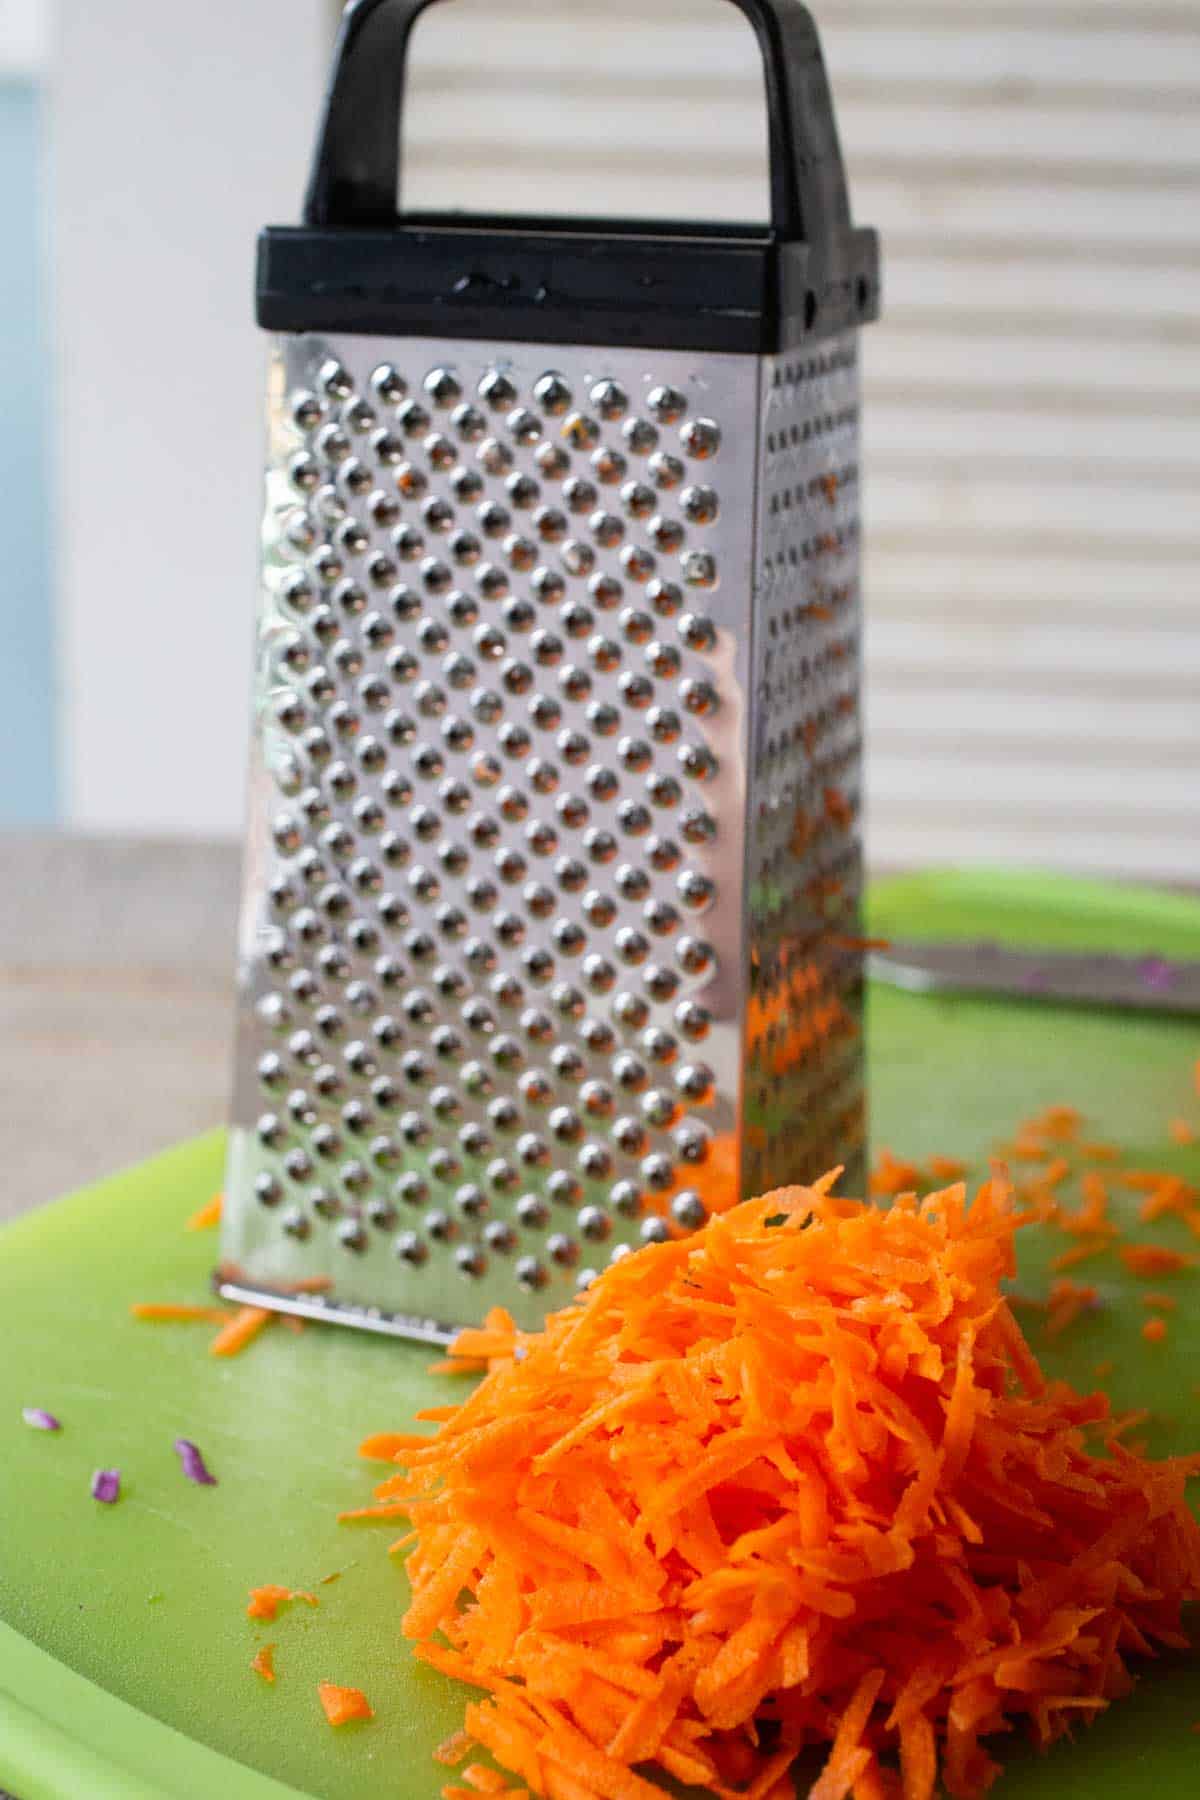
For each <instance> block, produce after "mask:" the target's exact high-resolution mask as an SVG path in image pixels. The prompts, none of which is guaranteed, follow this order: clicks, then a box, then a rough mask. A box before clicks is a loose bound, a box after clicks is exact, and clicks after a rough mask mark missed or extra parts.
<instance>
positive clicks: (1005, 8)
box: [406, 0, 1200, 880]
mask: <svg viewBox="0 0 1200 1800" xmlns="http://www.w3.org/2000/svg"><path fill="white" fill-rule="evenodd" d="M814 11H815V12H816V13H817V16H818V19H819V22H820V24H821V26H822V29H823V34H824V39H825V48H826V56H827V60H828V63H829V67H830V72H831V75H832V79H833V84H834V89H835V94H836V97H837V100H838V103H839V109H840V110H839V116H840V122H841V129H842V137H843V142H844V145H845V149H846V152H847V156H848V161H849V164H850V170H851V175H852V178H853V181H854V201H855V208H856V212H857V215H858V217H859V219H860V220H862V221H863V222H864V223H870V224H875V225H878V226H879V227H880V229H881V230H882V231H883V232H884V234H885V253H886V264H885V269H886V285H885V294H886V316H885V320H884V322H883V323H882V324H880V325H878V326H876V327H873V328H872V329H871V330H870V331H869V332H868V333H867V334H866V348H865V362H866V375H867V391H866V412H865V418H866V456H867V474H868V479H869V483H870V485H869V488H868V492H867V523H868V544H869V552H868V560H867V618H868V630H867V660H868V708H867V711H868V725H869V733H870V736H869V745H870V751H869V797H870V806H871V848H872V853H873V857H874V859H875V861H876V862H877V863H879V864H896V863H904V864H909V863H914V862H918V861H926V860H930V859H954V860H958V861H976V862H979V861H1001V860H1007V861H1020V862H1038V863H1043V864H1048V865H1057V866H1063V867H1075V868H1080V869H1093V870H1097V871H1107V872H1111V873H1114V874H1126V875H1145V876H1160V877H1171V878H1175V879H1181V880H1189V879H1190V880H1195V879H1196V878H1197V876H1198V875H1200V604H1198V599H1200V596H1198V592H1197V589H1198V586H1200V583H1198V580H1197V568H1198V566H1200V557H1198V553H1200V507H1198V506H1197V492H1198V482H1197V476H1198V473H1200V405H1198V402H1200V229H1198V227H1200V10H1198V9H1197V7H1196V5H1195V3H1194V0H1143V3H1141V4H1138V3H1137V0H1076V3H1074V4H1067V3H1063V4H1054V3H1052V0H1051V3H1049V4H1042V5H1036V4H1031V3H1027V0H924V3H923V0H825V3H824V4H821V3H820V0H817V4H816V5H815V6H814ZM762 107H763V101H762V76H761V69H760V65H759V62H758V59H757V52H756V49H755V46H754V42H753V39H752V36H751V34H750V31H749V29H748V27H747V26H746V24H745V21H744V20H743V19H742V18H741V15H740V14H738V13H737V12H736V11H734V9H733V8H732V7H728V6H725V5H722V4H720V0H654V4H653V6H649V5H647V4H646V0H606V3H605V4H604V5H603V6H601V5H599V4H591V3H590V0H589V3H587V4H584V3H582V0H454V4H452V5H446V6H442V7H434V8H433V9H432V10H431V11H430V12H429V13H428V14H427V15H426V17H425V19H424V20H423V22H422V24H421V26H420V27H419V30H418V35H417V41H416V45H415V54H414V62H413V103H412V107H411V110H410V119H409V133H408V144H407V151H406V190H407V195H408V197H409V199H410V200H411V201H412V202H413V203H414V204H420V205H445V206H453V205H462V206H469V207H473V208H475V209H477V210H482V209H492V210H505V211H507V210H512V211H519V210H521V209H522V208H525V209H529V210H535V211H543V212H551V211H563V212H576V213H581V212H587V213H593V214H595V213H605V212H621V211H625V212H628V213H629V214H631V215H633V214H637V215H641V216H646V215H653V214H658V215H660V216H671V215H673V216H679V217H685V216H686V217H699V216H709V217H711V218H714V219H719V218H729V217H749V218H758V217H760V216H761V215H762V212H763V198H764V186H765V163H764V147H763V146H764V121H763V116H762Z"/></svg>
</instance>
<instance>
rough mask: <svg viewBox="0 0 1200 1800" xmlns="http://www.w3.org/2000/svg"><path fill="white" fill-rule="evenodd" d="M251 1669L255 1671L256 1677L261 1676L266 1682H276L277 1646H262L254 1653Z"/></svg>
mask: <svg viewBox="0 0 1200 1800" xmlns="http://www.w3.org/2000/svg"><path fill="white" fill-rule="evenodd" d="M250 1667H251V1668H252V1669H253V1670H254V1673H255V1674H256V1675H261V1676H262V1678H263V1680H264V1681H274V1679H275V1646H274V1644H263V1645H261V1647H260V1648H259V1649H257V1650H256V1651H255V1652H254V1655H253V1657H252V1658H251V1661H250Z"/></svg>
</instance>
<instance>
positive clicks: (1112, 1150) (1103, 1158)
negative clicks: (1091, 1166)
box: [1079, 1143, 1121, 1163]
mask: <svg viewBox="0 0 1200 1800" xmlns="http://www.w3.org/2000/svg"><path fill="white" fill-rule="evenodd" d="M1079 1154H1080V1156H1082V1157H1083V1159H1084V1160H1085V1162H1098V1163H1115V1162H1120V1160H1121V1152H1120V1150H1119V1149H1118V1148H1117V1146H1116V1145H1115V1144H1098V1143H1088V1144H1080V1146H1079Z"/></svg>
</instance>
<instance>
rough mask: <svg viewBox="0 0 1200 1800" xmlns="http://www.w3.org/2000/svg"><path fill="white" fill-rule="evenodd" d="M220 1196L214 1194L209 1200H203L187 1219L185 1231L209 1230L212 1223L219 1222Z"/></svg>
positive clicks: (217, 1223)
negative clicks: (201, 1204)
mask: <svg viewBox="0 0 1200 1800" xmlns="http://www.w3.org/2000/svg"><path fill="white" fill-rule="evenodd" d="M221 1206H222V1196H221V1195H220V1194H214V1195H213V1197H212V1199H211V1200H207V1201H205V1203H204V1205H203V1206H201V1207H198V1208H197V1210H196V1211H195V1212H194V1213H193V1214H192V1216H191V1218H190V1219H188V1220H187V1222H186V1224H185V1225H184V1227H183V1229H184V1230H185V1231H211V1230H212V1228H213V1226H214V1225H219V1224H220V1223H221Z"/></svg>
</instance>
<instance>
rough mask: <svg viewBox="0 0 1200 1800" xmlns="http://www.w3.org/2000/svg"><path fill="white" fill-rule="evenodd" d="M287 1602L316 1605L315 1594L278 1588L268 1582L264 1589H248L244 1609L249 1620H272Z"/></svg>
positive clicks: (296, 1589)
mask: <svg viewBox="0 0 1200 1800" xmlns="http://www.w3.org/2000/svg"><path fill="white" fill-rule="evenodd" d="M289 1600H303V1601H304V1602H305V1604H306V1605H307V1606H316V1605H317V1604H318V1601H317V1597H316V1595H315V1594H309V1593H305V1592H304V1590H303V1589H301V1588H287V1587H279V1586H278V1585H277V1584H276V1583H275V1582H268V1583H267V1585H266V1586H265V1587H256V1588H251V1589H250V1604H249V1606H248V1607H247V1608H246V1617H247V1618H249V1619H274V1618H277V1617H278V1615H279V1608H280V1607H281V1606H284V1605H286V1603H287V1602H288V1601H289Z"/></svg>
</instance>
